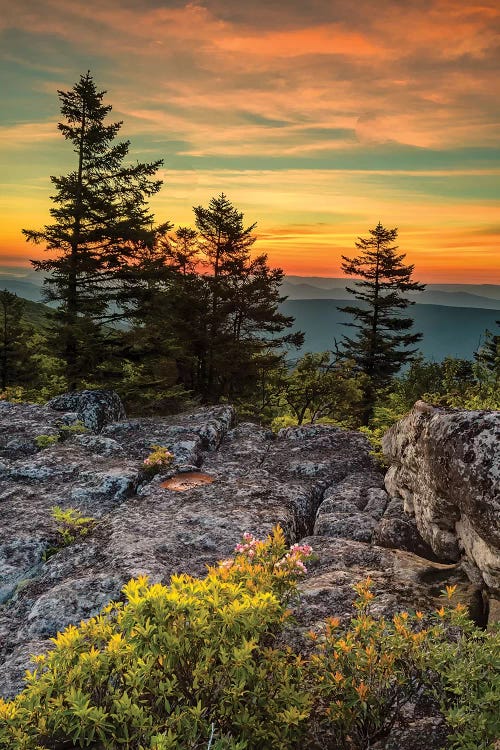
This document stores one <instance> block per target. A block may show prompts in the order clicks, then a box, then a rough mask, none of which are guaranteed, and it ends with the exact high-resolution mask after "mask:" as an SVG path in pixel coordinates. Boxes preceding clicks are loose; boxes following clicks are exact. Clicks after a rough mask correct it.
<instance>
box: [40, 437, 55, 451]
mask: <svg viewBox="0 0 500 750" xmlns="http://www.w3.org/2000/svg"><path fill="white" fill-rule="evenodd" d="M59 440H60V437H59V435H37V436H36V438H35V444H36V447H37V448H40V450H43V449H44V448H49V447H50V446H51V445H55V444H56V443H58V442H59Z"/></svg>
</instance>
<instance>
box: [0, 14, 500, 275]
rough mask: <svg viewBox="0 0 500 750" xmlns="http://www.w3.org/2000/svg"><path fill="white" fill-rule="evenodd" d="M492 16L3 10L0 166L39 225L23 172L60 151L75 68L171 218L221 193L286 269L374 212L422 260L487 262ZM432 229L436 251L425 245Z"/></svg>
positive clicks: (36, 198)
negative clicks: (109, 113) (5, 85)
mask: <svg viewBox="0 0 500 750" xmlns="http://www.w3.org/2000/svg"><path fill="white" fill-rule="evenodd" d="M499 24H500V8H499V7H498V4H497V3H496V2H494V1H493V0H481V2H480V3H473V2H464V1H463V0H405V2H404V3H402V2H399V0H390V1H389V0H380V2H378V3H377V4H376V6H375V5H374V4H373V2H372V0H357V2H356V3H352V0H335V2H332V1H331V0H308V2H307V3H304V2H303V0H286V2H285V0H253V2H252V3H251V4H249V3H248V2H244V1H243V0H233V2H231V3H228V2H226V0H203V1H202V0H199V1H198V2H196V1H195V2H185V1H183V0H163V2H162V1H161V0H143V2H141V3H136V2H134V0H106V1H105V2H102V1H101V0H99V1H98V0H74V2H72V3H71V4H70V3H67V2H66V0H45V2H43V3H40V2H39V0H19V1H18V2H17V3H16V4H15V5H14V3H10V4H5V9H4V12H3V14H2V18H1V19H0V31H1V32H2V46H1V50H2V51H1V52H0V58H1V59H2V60H3V63H4V64H5V65H6V67H8V68H9V75H10V78H9V87H10V95H9V96H10V98H9V111H8V115H7V114H6V113H5V110H4V113H3V117H4V118H5V117H6V116H8V117H9V119H8V120H5V119H3V120H2V119H1V117H2V116H1V115H0V123H1V122H3V125H0V142H1V143H2V145H3V146H4V147H6V148H4V149H3V150H4V152H5V155H4V156H3V157H2V169H3V170H4V171H5V170H7V171H8V172H9V174H11V175H12V181H13V182H16V183H17V184H19V185H23V186H24V185H27V186H28V187H27V188H26V190H25V191H24V196H30V197H29V200H30V201H31V205H32V206H33V207H34V214H35V218H36V216H39V217H40V218H41V217H42V214H41V212H40V208H39V207H40V205H41V204H40V199H41V196H40V189H39V183H37V185H38V188H37V191H36V190H35V180H38V179H40V177H41V175H42V174H44V175H47V177H46V180H47V195H48V191H49V187H48V175H49V174H54V173H57V172H58V171H59V168H60V169H61V171H65V170H66V161H65V160H67V158H68V156H67V153H68V152H67V149H66V150H65V147H64V144H63V141H62V139H61V136H60V134H59V133H58V131H57V129H56V127H55V122H56V121H55V119H54V116H55V115H56V113H57V109H58V102H57V95H56V89H57V88H61V89H68V88H70V87H71V86H72V85H73V83H74V82H75V80H76V79H77V76H78V74H79V73H80V72H85V70H86V69H87V67H90V68H91V69H92V70H93V72H94V73H95V78H96V82H97V85H98V86H100V87H102V88H106V89H108V90H109V94H108V97H107V99H108V101H109V102H110V103H112V104H113V115H114V116H115V117H116V118H117V119H123V120H124V126H123V130H122V133H123V136H124V137H126V138H128V137H130V138H131V140H132V149H131V156H132V158H135V156H136V155H137V154H139V157H138V158H142V155H143V154H144V155H145V158H148V159H149V158H155V157H156V156H158V157H162V156H164V157H165V161H166V164H167V165H168V167H169V169H168V170H167V171H166V184H167V187H166V189H165V192H164V193H162V197H161V198H159V199H158V202H157V203H155V205H157V206H158V209H159V210H160V211H161V213H162V214H163V215H166V216H171V217H172V218H175V219H176V220H177V218H178V217H179V220H180V221H188V220H189V218H190V207H191V205H193V204H194V203H197V202H205V201H206V200H207V198H209V197H210V195H211V194H213V193H214V192H218V191H219V190H220V189H226V188H227V189H228V191H229V190H233V191H234V196H235V200H237V201H238V203H239V204H241V207H242V209H244V210H246V211H247V212H248V214H249V219H250V220H253V218H252V217H253V216H255V218H257V219H259V230H260V231H262V232H263V233H264V235H265V238H266V242H269V247H270V248H271V249H272V252H273V253H275V254H276V257H277V258H278V259H280V262H281V261H283V264H284V261H285V260H286V257H287V256H286V253H287V252H289V253H290V256H289V258H290V263H292V262H293V263H295V264H296V265H297V264H299V262H302V261H301V251H300V248H301V247H302V248H303V249H304V252H303V254H302V258H305V259H306V260H305V261H303V262H308V263H313V262H316V260H314V259H315V258H316V250H317V251H318V253H319V254H318V258H317V263H318V264H320V265H321V268H322V269H323V272H325V269H326V268H327V266H328V263H327V261H326V260H325V259H326V258H327V253H328V248H329V243H331V246H333V247H334V248H336V249H335V251H334V252H335V253H337V250H338V249H339V248H341V247H342V248H347V247H349V242H348V239H347V235H348V234H349V232H350V233H351V235H352V236H355V234H356V232H359V231H362V228H363V226H366V225H368V226H369V225H370V223H371V222H372V218H373V217H374V216H375V218H378V216H379V215H380V214H381V213H383V214H384V215H385V216H388V217H389V218H388V221H389V222H390V221H395V222H397V223H400V224H401V226H403V227H404V228H405V231H407V232H408V233H409V234H407V235H406V236H408V237H410V238H411V242H413V243H414V245H413V248H414V250H415V252H416V253H417V256H418V257H421V258H424V257H425V258H427V260H426V262H428V263H431V258H432V262H434V259H435V257H436V258H437V260H435V262H436V263H438V262H440V261H439V258H440V257H442V261H441V262H443V263H448V264H450V263H452V262H453V248H458V249H459V252H460V253H461V254H463V255H464V257H465V255H466V254H467V252H469V260H470V263H471V264H472V265H471V267H472V266H474V264H475V263H476V260H477V259H478V258H479V256H480V255H481V258H482V260H481V263H483V261H484V258H488V262H491V263H492V265H495V257H494V256H493V254H492V252H493V251H492V249H491V248H492V247H493V244H494V242H496V241H497V239H498V233H496V234H495V233H494V232H493V231H492V229H491V226H492V223H493V218H492V213H493V207H492V205H490V204H492V201H488V200H487V199H486V196H487V193H488V190H489V189H490V187H489V186H490V184H491V183H492V180H493V178H494V176H495V175H496V174H498V172H497V171H496V170H497V169H498V167H499V152H498V146H499V131H498V120H499V116H500V103H499V101H498V98H497V97H495V96H493V92H495V91H496V88H497V86H498V72H499V71H498V67H499V60H500V54H499V36H498V30H499ZM25 53H26V54H25ZM80 67H81V70H80ZM32 102H34V103H35V104H36V106H35V104H33V106H31V104H32ZM41 103H44V107H43V108H41ZM16 108H17V109H16ZM16 112H17V116H16ZM27 113H28V114H27ZM31 114H32V119H31V120H29V117H30V115H31ZM44 115H46V119H43V117H44ZM57 139H59V145H57V147H56V145H55V144H57ZM59 146H60V148H59ZM21 148H22V149H25V151H26V154H27V158H26V160H20V158H19V152H20V149H21ZM56 151H57V154H59V153H60V154H61V156H60V157H59V156H57V155H56ZM10 152H12V157H11V156H10ZM14 152H15V154H14ZM63 154H64V155H63ZM70 157H71V152H69V158H70ZM51 159H60V161H59V163H57V161H56V163H54V164H52V162H51ZM61 165H62V166H61ZM223 167H224V168H225V169H222V168H223ZM431 173H432V179H431ZM406 177H407V179H406ZM438 177H439V179H440V182H439V181H436V178H438ZM490 177H491V182H488V180H489V178H490ZM11 195H12V196H15V200H18V198H19V197H20V196H22V195H23V191H22V190H20V189H19V190H18V189H17V188H16V189H14V188H12V193H11ZM26 199H27V198H26ZM15 200H14V198H13V199H12V202H11V206H10V209H9V210H12V211H14V214H15V215H16V216H17V215H18V214H20V213H22V212H23V211H24V212H25V209H24V208H23V207H22V206H21V208H19V210H18V209H17V208H15V207H14V202H15ZM4 205H6V204H4ZM46 205H47V209H48V198H47V204H46ZM174 214H175V216H174ZM9 216H10V214H9ZM391 216H392V217H394V218H393V219H391ZM7 218H8V217H7ZM42 220H43V219H42ZM16 221H17V219H16ZM19 221H20V220H19ZM31 223H33V222H31ZM35 223H36V222H35ZM320 223H321V225H320ZM426 223H427V224H428V225H429V227H430V228H431V229H430V232H429V234H426V233H425V226H426V225H427V224H426ZM441 223H444V224H445V228H444V229H443V230H442V231H441V229H442V227H441ZM3 225H4V226H5V225H6V222H5V220H3ZM292 225H293V228H291V226H292ZM12 226H13V225H12ZM319 227H320V228H319ZM473 230H474V231H477V232H479V235H478V237H479V239H477V238H476V239H474V238H473V237H472V234H471V232H472V231H473ZM16 231H17V230H16ZM455 231H456V232H457V234H456V235H455V234H453V233H454V232H455ZM9 232H10V230H9ZM13 232H14V230H13V229H12V232H11V233H10V234H9V238H12V237H14V234H13ZM442 232H444V234H443V233H442ZM460 237H462V240H460ZM434 238H436V242H437V247H438V249H439V252H438V254H437V255H436V256H435V255H432V253H431V254H430V255H428V254H427V255H426V252H424V244H425V243H431V244H432V242H433V241H434ZM450 238H451V239H450ZM492 238H493V239H492ZM9 242H10V239H9ZM460 242H462V245H461V244H460ZM301 243H302V244H301ZM339 243H340V244H339ZM478 243H483V245H482V247H483V248H484V249H485V253H480V252H479V245H478ZM4 244H5V243H4ZM18 247H19V251H21V245H19V246H18ZM467 247H468V248H469V250H468V251H467ZM318 248H319V250H318ZM449 248H451V250H450V251H449ZM23 252H24V251H23ZM433 252H434V251H433ZM436 252H437V251H436ZM457 252H458V250H457ZM418 253H420V254H421V255H420V256H419V255H418ZM440 253H442V255H440ZM337 255H338V253H337ZM337 255H335V258H337ZM336 262H337V261H335V260H334V261H332V263H333V265H332V271H333V272H335V267H334V266H335V263H336ZM496 265H497V266H498V259H496Z"/></svg>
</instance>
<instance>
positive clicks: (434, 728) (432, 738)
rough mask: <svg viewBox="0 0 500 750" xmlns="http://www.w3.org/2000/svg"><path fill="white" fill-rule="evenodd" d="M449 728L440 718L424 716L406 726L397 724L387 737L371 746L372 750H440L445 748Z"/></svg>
mask: <svg viewBox="0 0 500 750" xmlns="http://www.w3.org/2000/svg"><path fill="white" fill-rule="evenodd" d="M449 733H450V728H449V727H448V726H447V724H446V722H445V720H444V718H443V717H442V716H429V717H427V716H425V717H422V718H419V719H415V720H413V721H409V722H406V725H403V726H402V725H401V724H397V725H396V726H394V727H393V728H392V729H391V731H390V733H389V736H388V737H387V738H386V739H384V740H381V741H380V742H377V743H375V745H372V748H373V750H403V749H404V750H441V748H445V747H446V746H447V737H448V735H449Z"/></svg>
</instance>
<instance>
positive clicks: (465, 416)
mask: <svg viewBox="0 0 500 750" xmlns="http://www.w3.org/2000/svg"><path fill="white" fill-rule="evenodd" d="M383 448H384V452H385V455H386V456H387V458H388V460H389V461H390V462H391V466H390V468H389V470H388V472H387V475H386V480H385V484H386V488H387V491H388V493H389V494H390V495H391V497H393V498H397V499H399V500H400V501H402V503H403V507H404V510H405V512H406V514H407V515H408V516H411V517H413V518H414V521H415V523H416V526H417V528H418V530H419V532H420V534H421V535H422V537H423V539H424V540H425V541H426V542H427V543H428V544H429V545H430V547H431V548H432V550H433V552H434V553H435V555H436V556H438V557H439V558H441V559H445V560H449V561H459V560H461V559H464V560H465V561H466V562H469V564H470V563H472V564H473V565H474V566H475V567H476V568H477V569H478V570H479V571H480V575H481V577H482V579H483V580H484V583H485V584H486V585H487V586H488V587H489V588H490V589H491V590H492V592H493V593H494V594H498V593H499V592H500V412H487V411H459V410H453V409H440V408H434V407H432V406H429V405H428V404H425V403H423V402H417V404H415V407H414V408H413V410H412V411H411V412H410V414H408V416H406V417H405V418H404V419H402V420H401V421H400V422H398V423H397V424H396V425H394V426H393V427H392V428H391V429H390V430H389V431H388V433H387V434H386V435H385V437H384V440H383ZM471 575H473V571H472V570H471Z"/></svg>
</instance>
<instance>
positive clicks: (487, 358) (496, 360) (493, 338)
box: [474, 320, 500, 380]
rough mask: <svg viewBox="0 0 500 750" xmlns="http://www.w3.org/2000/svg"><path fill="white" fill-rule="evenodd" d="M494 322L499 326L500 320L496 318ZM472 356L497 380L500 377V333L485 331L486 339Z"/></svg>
mask: <svg viewBox="0 0 500 750" xmlns="http://www.w3.org/2000/svg"><path fill="white" fill-rule="evenodd" d="M496 324H497V325H498V326H500V320H497V321H496ZM474 357H475V359H476V360H477V361H478V362H479V364H481V365H483V366H484V367H486V369H487V370H489V371H490V372H491V373H493V374H494V376H495V378H496V380H498V379H499V378H500V334H494V333H492V332H491V331H486V340H485V342H484V344H483V345H482V346H481V347H480V349H479V351H478V352H476V353H475V355H474Z"/></svg>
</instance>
